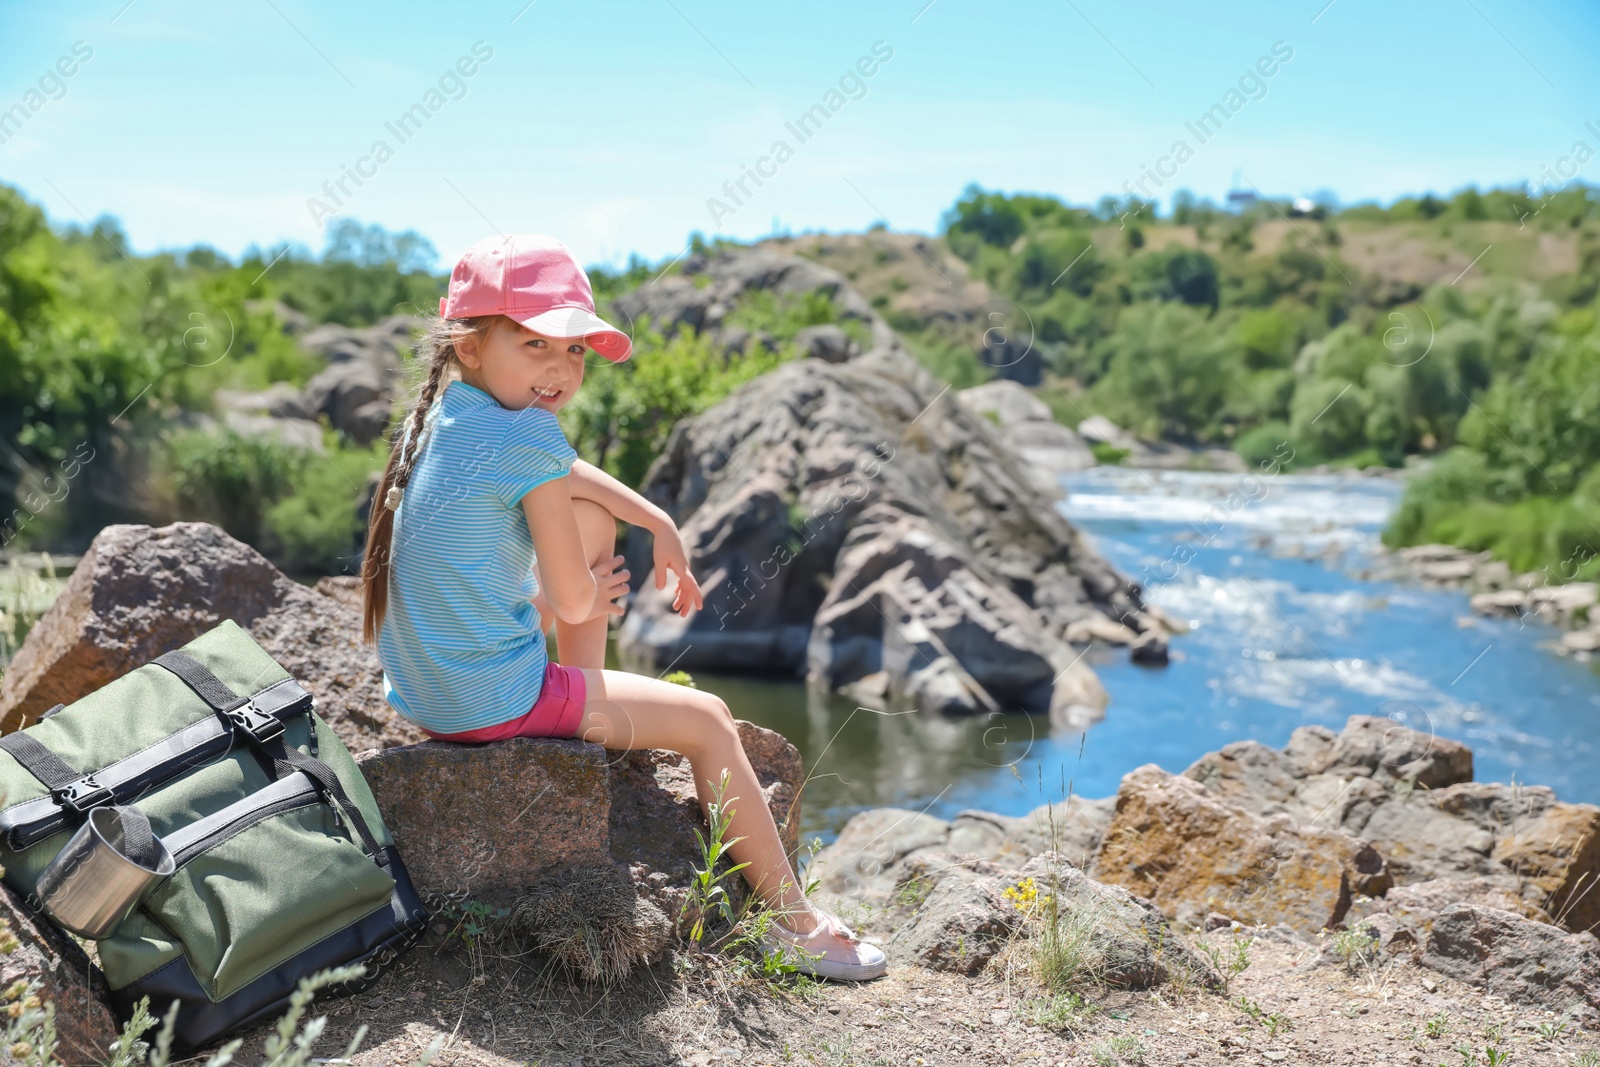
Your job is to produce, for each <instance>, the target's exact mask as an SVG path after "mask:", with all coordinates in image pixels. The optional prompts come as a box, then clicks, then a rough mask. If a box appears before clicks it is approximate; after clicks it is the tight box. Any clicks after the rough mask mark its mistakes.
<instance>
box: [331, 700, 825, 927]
mask: <svg viewBox="0 0 1600 1067" xmlns="http://www.w3.org/2000/svg"><path fill="white" fill-rule="evenodd" d="M739 735H740V739H741V740H742V741H743V743H744V749H745V754H746V756H748V757H749V759H750V763H751V766H752V767H753V768H754V769H755V771H756V777H757V779H758V781H760V782H761V784H762V794H763V795H762V797H761V798H760V799H761V801H764V802H765V803H766V804H767V805H768V808H769V809H770V810H771V811H772V814H773V818H774V820H775V821H777V823H778V826H779V829H780V832H781V833H782V835H783V838H784V846H785V848H786V849H787V850H788V851H789V852H790V854H791V855H792V854H793V853H794V851H795V846H796V837H797V835H798V830H799V823H800V818H799V814H800V813H799V800H798V790H799V787H800V783H801V781H802V780H803V773H802V769H801V763H800V755H799V753H798V751H796V749H795V747H794V746H793V745H791V744H789V742H788V741H787V740H785V739H784V738H783V736H782V735H781V734H778V733H775V732H774V731H771V730H767V729H765V728H763V727H760V726H756V725H755V724H754V723H749V722H744V721H742V720H741V721H740V722H739ZM357 761H358V762H359V764H360V766H361V770H362V773H363V774H364V775H365V776H366V779H367V782H368V783H369V784H370V785H371V786H372V792H373V795H374V796H375V797H376V798H377V801H378V806H379V808H380V809H381V810H382V811H383V816H384V822H385V824H386V825H388V827H389V830H390V832H391V833H392V834H393V835H394V838H395V842H396V844H397V845H398V846H399V848H400V851H401V854H402V855H404V856H405V857H406V866H407V867H408V868H409V869H410V871H411V874H412V877H413V880H414V881H415V882H416V884H417V886H418V888H419V889H421V890H423V891H424V892H426V893H428V894H430V895H432V896H434V897H436V898H445V899H454V900H458V901H459V900H464V899H467V898H476V899H482V900H486V901H492V902H510V901H513V900H516V899H520V897H521V895H522V892H523V891H524V890H526V889H528V888H529V887H531V886H538V885H542V884H545V883H547V882H549V881H551V880H552V879H553V878H554V879H559V877H560V876H561V873H560V872H563V871H570V870H573V869H593V868H598V867H604V866H607V865H610V864H612V863H616V864H621V865H623V866H626V867H627V868H629V871H630V874H631V875H632V876H633V878H634V880H635V881H636V882H637V883H638V884H639V885H640V886H641V888H644V889H646V890H647V891H648V892H650V893H651V894H652V895H655V896H657V897H659V896H660V894H661V893H664V892H668V891H670V890H673V889H674V888H681V887H682V886H683V885H684V884H686V883H687V881H688V879H689V877H690V875H691V873H692V871H693V869H694V867H695V866H696V864H698V863H699V862H700V857H699V855H698V853H697V851H696V845H695V838H694V830H695V828H697V827H698V828H699V829H700V830H701V832H702V833H703V832H704V831H705V818H704V817H703V815H702V814H701V811H700V806H699V800H698V797H697V794H696V792H695V787H694V782H693V776H692V775H691V773H690V771H689V766H688V760H687V759H685V758H684V757H683V756H681V755H679V754H677V753H675V752H665V751H661V750H658V749H645V750H641V751H637V752H608V751H607V750H605V749H603V748H601V747H600V746H599V745H593V744H588V743H586V742H582V741H572V740H557V739H554V738H513V739H511V740H509V741H502V742H497V743H494V744H488V745H457V744H449V743H446V742H438V741H430V742H425V743H423V744H420V745H408V746H405V747H401V748H390V749H384V750H381V751H371V752H365V753H362V754H361V755H360V756H358V757H357ZM730 888H734V887H731V886H730Z"/></svg>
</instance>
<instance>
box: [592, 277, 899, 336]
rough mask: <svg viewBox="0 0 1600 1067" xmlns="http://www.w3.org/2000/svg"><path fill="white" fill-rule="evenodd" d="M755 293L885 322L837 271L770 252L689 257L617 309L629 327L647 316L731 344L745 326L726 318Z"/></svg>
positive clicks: (621, 300)
mask: <svg viewBox="0 0 1600 1067" xmlns="http://www.w3.org/2000/svg"><path fill="white" fill-rule="evenodd" d="M693 274H703V275H704V276H706V277H709V278H710V279H711V283H710V284H709V285H697V284H696V283H695V280H694V279H693V278H691V277H689V275H693ZM752 290H762V291H767V292H771V293H774V294H776V295H778V296H805V295H806V294H808V293H817V292H820V293H824V294H826V295H828V296H829V297H831V298H832V299H833V303H834V306H835V308H837V309H838V311H839V314H840V316H841V317H842V318H845V319H857V320H860V321H862V322H869V323H870V322H877V321H881V320H878V317H877V315H876V313H874V312H873V310H872V305H870V304H869V303H867V301H866V300H865V299H864V298H863V297H862V296H861V294H859V293H857V292H856V291H855V290H854V289H852V288H850V285H849V283H848V282H846V281H845V279H844V276H843V275H841V274H839V273H838V272H837V271H833V270H829V269H828V268H826V267H822V266H819V265H817V264H815V263H812V262H810V261H809V260H805V259H801V258H799V257H798V256H787V255H782V254H779V253H774V252H769V251H765V250H752V251H743V252H737V253H720V254H718V255H716V256H712V257H705V256H700V255H694V256H690V257H689V258H688V259H685V260H684V261H683V270H682V273H680V274H674V275H671V276H668V277H663V278H660V279H658V280H656V281H653V282H651V283H649V284H648V285H642V286H640V287H639V288H638V289H635V290H633V291H632V292H629V293H624V294H623V295H622V296H620V297H618V298H617V299H616V301H615V305H614V306H615V307H616V309H617V310H618V311H619V312H620V313H621V314H622V315H623V316H624V317H625V318H627V319H629V320H631V321H630V325H631V324H637V323H640V322H641V320H643V319H645V318H648V319H649V320H650V322H651V323H652V324H653V325H654V326H655V328H657V329H659V330H661V331H662V333H664V334H665V335H666V336H668V337H671V336H672V335H673V334H675V333H677V332H678V331H679V330H681V329H689V330H693V331H695V332H697V333H705V334H708V335H710V337H711V339H712V341H713V343H717V344H722V345H724V346H726V343H727V341H728V340H729V338H730V336H731V331H733V330H736V329H740V328H739V327H734V326H725V325H724V323H723V320H724V319H725V318H726V317H727V315H728V314H729V313H730V312H732V311H733V309H734V307H735V305H736V304H737V303H738V300H739V298H740V297H741V296H742V295H744V294H745V293H747V292H750V291H752ZM624 328H625V329H626V327H624ZM885 329H886V330H887V327H885ZM725 331H726V333H725ZM630 332H631V331H630ZM802 332H803V331H802ZM840 332H841V333H842V332H843V331H840ZM821 358H825V357H821Z"/></svg>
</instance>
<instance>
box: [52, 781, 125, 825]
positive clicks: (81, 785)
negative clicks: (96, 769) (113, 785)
mask: <svg viewBox="0 0 1600 1067" xmlns="http://www.w3.org/2000/svg"><path fill="white" fill-rule="evenodd" d="M50 795H51V796H52V797H54V798H55V801H56V803H57V804H60V805H61V806H62V807H63V808H66V809H68V810H69V811H73V812H76V813H77V814H79V815H85V814H87V813H88V811H89V809H90V808H95V807H99V806H100V805H101V804H109V803H111V802H112V801H113V800H115V799H117V795H116V794H115V793H113V792H112V791H111V790H110V789H108V788H106V787H105V786H103V785H101V784H100V783H99V782H97V781H95V780H94V775H92V774H86V775H84V776H83V777H82V778H79V779H78V780H77V781H76V782H68V783H67V784H66V785H64V786H62V787H61V788H60V789H54V790H51V792H50Z"/></svg>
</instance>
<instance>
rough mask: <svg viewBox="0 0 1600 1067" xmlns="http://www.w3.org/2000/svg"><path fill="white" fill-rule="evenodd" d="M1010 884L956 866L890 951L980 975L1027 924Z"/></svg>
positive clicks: (901, 957) (894, 938)
mask: <svg viewBox="0 0 1600 1067" xmlns="http://www.w3.org/2000/svg"><path fill="white" fill-rule="evenodd" d="M1007 884H1008V881H1007V879H1006V878H1005V877H1004V876H1000V877H995V876H993V875H988V874H985V873H976V872H973V871H971V870H968V869H967V868H965V867H961V866H951V867H950V868H949V869H948V870H947V871H946V872H945V875H944V877H942V878H940V879H939V881H938V883H937V884H936V885H935V886H934V887H933V889H932V891H930V892H929V893H928V896H927V898H926V899H925V900H924V901H923V902H922V904H921V905H920V906H919V907H918V908H917V910H916V913H915V914H914V915H913V916H912V919H911V921H910V922H909V923H907V924H906V925H904V926H902V927H901V928H900V929H899V930H897V931H895V933H894V935H893V936H892V937H890V939H889V943H888V944H887V945H885V946H884V950H885V951H886V952H888V953H889V954H890V955H891V957H892V958H894V959H899V960H905V961H906V962H914V963H918V964H921V965H922V966H924V967H928V968H931V969H933V970H936V971H953V972H955V973H957V974H966V975H973V974H977V973H978V972H979V971H981V970H983V968H984V967H985V966H987V965H988V963H989V961H990V960H991V959H993V958H994V957H995V955H996V954H997V953H998V952H999V951H1000V950H1001V949H1003V948H1004V947H1005V946H1006V943H1007V942H1008V941H1009V940H1010V938H1011V935H1012V934H1013V932H1015V931H1016V929H1017V928H1018V926H1020V925H1021V922H1022V915H1021V913H1019V912H1018V911H1017V908H1016V906H1015V905H1014V904H1012V902H1011V901H1010V900H1008V899H1007V898H1006V896H1005V887H1006V885H1007Z"/></svg>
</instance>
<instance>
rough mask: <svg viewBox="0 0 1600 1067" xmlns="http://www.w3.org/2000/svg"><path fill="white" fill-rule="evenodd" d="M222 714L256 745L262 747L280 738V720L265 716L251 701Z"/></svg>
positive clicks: (272, 716)
mask: <svg viewBox="0 0 1600 1067" xmlns="http://www.w3.org/2000/svg"><path fill="white" fill-rule="evenodd" d="M222 714H223V717H224V718H226V719H227V720H228V721H229V722H231V723H232V724H233V725H234V726H235V727H237V728H238V729H240V730H243V731H244V732H245V733H247V734H249V735H250V739H251V740H252V741H254V742H255V743H256V744H258V745H264V744H266V743H267V742H268V741H271V740H273V739H274V738H276V737H279V736H281V735H282V733H283V730H284V726H283V720H282V719H280V718H278V717H277V716H276V715H269V714H267V713H266V712H264V711H262V710H261V709H260V708H258V707H256V706H255V703H254V702H252V701H248V700H247V701H245V702H244V703H243V704H240V705H239V706H238V707H236V708H233V709H231V710H229V711H225V712H223V713H222Z"/></svg>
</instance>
